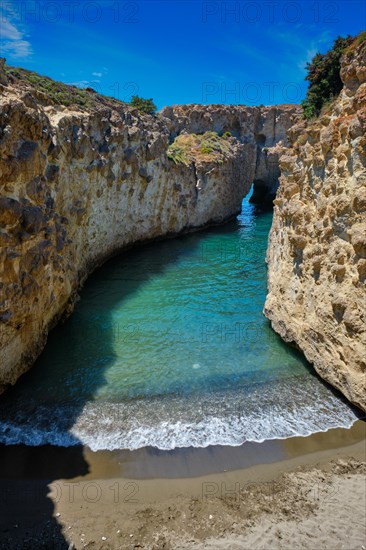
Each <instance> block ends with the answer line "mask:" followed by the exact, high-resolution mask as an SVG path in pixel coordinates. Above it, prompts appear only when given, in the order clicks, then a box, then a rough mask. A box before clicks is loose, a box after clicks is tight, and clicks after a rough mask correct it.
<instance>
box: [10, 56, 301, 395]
mask: <svg viewBox="0 0 366 550" xmlns="http://www.w3.org/2000/svg"><path fill="white" fill-rule="evenodd" d="M0 69H1V71H2V76H1V78H0V81H1V82H2V85H0V92H1V98H0V186H1V193H0V225H1V229H0V285H1V301H0V349H1V351H0V387H1V388H5V387H6V385H8V384H14V383H15V381H16V380H17V379H18V377H19V376H20V375H21V374H22V373H23V372H25V371H26V370H27V369H28V368H29V367H30V366H31V365H32V363H33V362H34V360H35V359H36V357H37V356H38V355H39V353H40V352H41V351H42V349H43V347H44V345H45V342H46V339H47V334H48V332H49V330H50V329H51V328H52V326H54V325H55V323H57V322H58V321H59V319H60V318H61V317H62V316H64V315H67V314H69V313H70V312H71V311H72V308H73V304H74V302H75V299H76V297H77V292H78V290H79V288H80V287H81V285H82V284H83V282H84V280H85V278H86V277H87V276H88V274H89V273H90V272H91V271H92V270H93V269H94V268H95V267H96V266H98V265H100V264H101V263H102V262H103V261H104V260H105V259H106V258H108V257H109V256H111V255H113V254H116V253H117V252H118V251H120V250H121V249H123V248H124V247H126V246H128V245H131V244H134V243H137V242H143V241H146V240H149V239H154V238H159V237H163V236H169V235H175V234H177V233H181V232H185V231H189V230H193V229H197V228H199V227H202V226H204V225H207V224H211V223H220V222H222V221H224V220H226V219H228V218H230V217H231V216H233V215H235V214H237V213H239V212H240V209H241V202H242V199H243V197H244V196H245V195H246V194H247V192H248V190H249V188H250V186H251V184H252V182H253V179H254V177H255V171H256V166H257V164H258V147H259V145H258V143H257V142H258V140H257V137H256V136H257V133H258V132H259V133H263V135H264V136H265V137H264V139H263V137H261V138H260V141H261V145H260V147H262V146H263V143H266V142H267V140H268V143H269V144H271V145H272V144H274V143H275V142H276V140H278V139H280V138H281V139H282V138H283V136H284V132H285V130H284V125H282V126H283V127H282V126H281V127H280V126H278V125H277V126H276V124H275V119H276V117H277V118H278V117H280V118H281V116H283V117H284V119H285V120H286V122H285V125H287V126H290V125H291V123H290V114H289V113H291V112H295V111H296V109H297V108H295V107H292V108H291V107H286V106H285V107H284V110H283V114H281V109H280V108H276V109H275V108H270V109H265V110H263V112H261V110H260V109H258V108H245V107H241V108H233V109H230V108H227V107H223V106H221V107H216V106H207V107H202V106H189V107H187V108H185V107H175V108H171V109H165V110H163V112H162V113H161V114H160V115H159V116H157V117H151V116H149V115H144V116H141V115H139V113H138V112H137V111H134V110H131V109H130V108H128V107H127V106H125V105H120V106H116V105H115V104H113V105H112V106H108V105H106V106H103V105H99V106H98V107H95V108H93V109H89V110H86V109H79V110H77V109H76V108H73V109H72V108H71V107H70V108H66V107H62V106H57V105H55V104H54V103H53V102H51V101H48V99H47V97H46V96H45V95H44V94H42V93H38V92H37V91H36V90H34V89H30V88H28V87H27V85H26V84H24V82H23V83H21V85H17V86H16V85H14V83H13V82H12V81H11V82H9V83H7V78H6V75H5V73H4V70H3V66H2V65H1V66H0ZM237 117H239V121H238V120H237ZM226 118H227V120H226ZM225 120H226V122H225ZM206 129H209V130H217V131H219V132H221V131H225V130H226V129H227V130H228V131H231V132H232V134H233V135H234V136H236V137H237V138H238V139H236V138H235V137H233V138H230V142H231V152H230V154H227V155H225V157H224V158H223V159H221V162H220V163H218V162H216V163H214V162H207V161H206V162H201V161H199V160H197V162H193V163H192V164H191V165H190V166H184V165H176V164H174V163H173V161H171V160H169V159H168V157H167V154H166V151H167V147H168V144H169V143H170V142H171V141H172V140H173V139H174V136H175V135H177V134H178V133H180V132H183V131H186V132H204V131H206Z"/></svg>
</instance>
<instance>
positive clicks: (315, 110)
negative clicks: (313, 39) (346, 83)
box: [301, 33, 366, 119]
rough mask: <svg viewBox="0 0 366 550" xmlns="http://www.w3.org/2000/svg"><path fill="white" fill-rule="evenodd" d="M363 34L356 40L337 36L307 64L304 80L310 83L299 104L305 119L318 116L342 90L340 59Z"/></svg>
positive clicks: (362, 37) (350, 37) (360, 39)
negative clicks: (326, 50) (325, 50)
mask: <svg viewBox="0 0 366 550" xmlns="http://www.w3.org/2000/svg"><path fill="white" fill-rule="evenodd" d="M365 34H366V33H361V34H360V35H359V36H358V37H357V38H356V39H355V38H354V37H352V36H347V37H345V38H343V37H341V36H339V37H338V38H337V39H336V40H335V41H334V44H333V47H332V48H331V49H330V50H329V51H328V52H327V53H325V54H322V53H317V54H316V55H315V56H314V57H313V59H312V60H311V63H307V65H306V69H307V71H308V74H307V76H306V77H305V80H308V81H309V82H310V86H309V88H308V91H307V94H306V99H304V100H303V101H302V102H301V105H302V107H303V109H304V117H305V118H307V119H309V118H313V117H316V116H318V115H319V114H320V111H321V109H322V107H323V105H325V103H327V102H328V101H331V100H332V99H333V98H335V97H337V96H338V94H339V93H340V91H341V90H342V80H341V77H340V70H341V65H340V58H341V56H342V55H343V54H344V53H346V52H348V50H349V48H353V47H354V48H355V47H356V46H357V45H358V44H359V43H361V42H362V41H363V40H364V39H365V36H363V35H365ZM356 42H357V44H356Z"/></svg>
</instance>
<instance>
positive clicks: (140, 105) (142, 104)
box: [130, 95, 156, 115]
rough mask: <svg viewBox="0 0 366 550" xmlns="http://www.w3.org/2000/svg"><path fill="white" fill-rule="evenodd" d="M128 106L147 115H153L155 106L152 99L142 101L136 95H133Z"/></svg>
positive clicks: (142, 99) (141, 98)
mask: <svg viewBox="0 0 366 550" xmlns="http://www.w3.org/2000/svg"><path fill="white" fill-rule="evenodd" d="M130 105H131V107H134V108H135V109H137V110H138V111H141V112H142V113H146V114H148V115H153V114H154V113H155V112H156V105H155V103H154V102H153V100H152V97H150V99H144V98H143V97H139V96H138V95H133V96H132V98H131V101H130Z"/></svg>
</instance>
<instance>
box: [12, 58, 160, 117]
mask: <svg viewBox="0 0 366 550" xmlns="http://www.w3.org/2000/svg"><path fill="white" fill-rule="evenodd" d="M6 76H7V78H8V80H9V82H10V83H11V84H13V85H15V86H18V87H20V88H21V87H24V88H25V89H29V88H32V93H33V94H34V95H35V96H36V97H37V98H38V99H39V100H40V101H42V100H43V102H45V101H47V102H50V103H51V104H55V105H63V106H64V107H70V106H72V105H73V106H77V107H80V108H82V109H93V108H97V107H98V106H106V107H110V108H116V107H120V106H121V105H125V106H127V105H130V106H131V107H132V108H134V109H137V110H138V111H140V112H142V113H147V114H153V113H155V111H156V106H155V104H154V103H153V100H152V99H143V98H141V97H139V96H133V97H132V99H131V102H130V103H129V104H128V103H126V102H124V101H120V100H119V99H116V98H114V97H109V96H105V95H103V94H99V93H98V92H97V91H96V90H94V89H93V88H90V87H87V88H78V87H77V86H74V85H71V84H64V83H63V82H57V81H56V80H52V78H49V77H48V76H43V75H40V74H38V73H35V72H33V71H28V70H27V69H22V68H20V67H10V66H7V67H6Z"/></svg>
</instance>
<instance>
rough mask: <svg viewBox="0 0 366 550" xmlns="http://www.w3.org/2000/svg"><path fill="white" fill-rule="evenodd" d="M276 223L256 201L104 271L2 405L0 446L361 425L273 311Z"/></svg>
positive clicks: (246, 436) (116, 443) (183, 440)
mask: <svg viewBox="0 0 366 550" xmlns="http://www.w3.org/2000/svg"><path fill="white" fill-rule="evenodd" d="M271 221H272V213H269V212H267V213H258V212H256V210H255V207H254V206H252V205H250V204H249V202H248V199H245V200H244V203H243V211H242V214H241V215H240V216H239V217H238V218H237V220H234V221H232V222H229V223H227V224H226V225H224V226H221V227H216V228H212V229H209V230H206V231H204V232H200V233H195V234H190V235H187V236H183V237H180V238H176V239H174V240H169V241H164V242H158V243H153V244H150V245H147V246H144V247H141V248H138V249H136V250H133V251H130V252H128V253H126V254H124V255H122V256H120V257H119V258H117V259H114V260H112V261H110V262H109V263H108V264H106V265H105V266H104V267H103V268H101V269H100V270H98V272H96V273H95V274H94V275H93V276H92V277H91V278H90V279H89V281H88V282H87V284H86V286H85V288H84V289H83V291H82V293H81V300H80V302H78V304H77V306H76V308H75V311H74V313H73V315H72V317H71V318H70V319H69V320H68V321H67V322H66V323H65V324H64V325H62V326H60V327H57V328H56V329H55V330H54V331H53V332H52V333H51V334H50V336H49V341H48V344H47V346H46V348H45V350H44V352H43V354H42V356H41V357H40V358H39V360H38V361H37V363H36V365H35V366H34V367H33V368H32V370H31V371H30V372H29V373H27V374H26V375H25V376H23V377H22V379H21V380H20V381H19V382H18V384H17V385H16V386H15V388H13V389H12V390H11V391H9V392H8V394H7V395H6V396H5V399H3V400H2V401H1V402H0V442H4V443H7V444H15V443H26V444H28V445H41V444H46V443H51V444H56V445H63V446H68V445H75V444H79V443H83V444H87V445H88V446H89V447H90V448H91V449H93V450H98V449H136V448H139V447H143V446H148V445H151V446H155V447H158V448H160V449H173V448H175V447H186V446H194V447H204V446H208V445H215V444H216V445H217V444H219V445H220V444H221V445H225V444H226V445H240V444H242V443H243V442H244V441H247V440H251V441H262V440H265V439H273V438H285V437H290V436H293V435H307V434H309V433H313V432H316V431H325V430H328V429H330V428H333V427H348V426H351V425H352V423H353V422H354V421H355V420H356V419H357V412H356V411H354V410H353V409H352V408H351V407H350V406H349V405H348V404H347V403H345V402H344V401H343V400H342V399H341V398H340V396H338V395H336V394H335V393H334V392H333V391H332V390H331V389H330V388H329V387H328V386H326V385H325V384H324V383H323V382H322V381H320V380H319V378H318V377H316V376H315V375H314V373H313V371H312V369H311V367H309V366H308V365H307V363H306V361H305V360H304V358H303V357H302V355H301V354H299V353H297V352H296V351H294V350H293V349H291V348H289V347H288V346H286V345H285V344H284V343H283V342H282V341H281V340H280V338H278V337H277V335H276V334H275V333H274V332H273V331H272V330H271V328H270V326H269V323H268V322H267V321H266V319H265V318H264V317H263V315H262V308H263V304H264V300H265V295H266V266H265V262H264V258H265V251H266V247H267V238H268V231H269V229H270V225H271Z"/></svg>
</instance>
